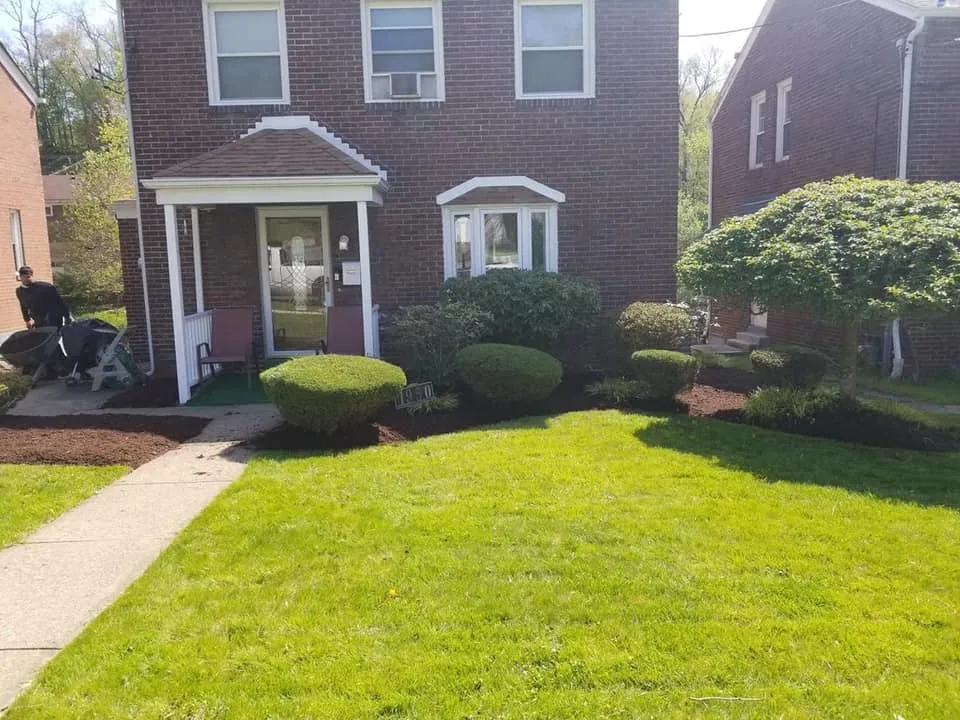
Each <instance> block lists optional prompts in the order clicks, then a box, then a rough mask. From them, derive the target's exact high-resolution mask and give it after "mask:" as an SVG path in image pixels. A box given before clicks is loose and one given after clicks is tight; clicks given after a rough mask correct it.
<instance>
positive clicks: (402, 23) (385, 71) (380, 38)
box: [362, 0, 444, 102]
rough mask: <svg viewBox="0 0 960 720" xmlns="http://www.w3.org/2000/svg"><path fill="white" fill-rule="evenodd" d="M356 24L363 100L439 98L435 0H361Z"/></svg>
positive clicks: (440, 54) (439, 49)
mask: <svg viewBox="0 0 960 720" xmlns="http://www.w3.org/2000/svg"><path fill="white" fill-rule="evenodd" d="M362 24H363V65H364V88H365V94H366V99H367V102H410V101H414V102H416V101H429V100H442V99H443V95H444V91H443V31H442V28H443V19H442V15H441V10H440V2H439V0H366V2H364V7H363V23H362Z"/></svg>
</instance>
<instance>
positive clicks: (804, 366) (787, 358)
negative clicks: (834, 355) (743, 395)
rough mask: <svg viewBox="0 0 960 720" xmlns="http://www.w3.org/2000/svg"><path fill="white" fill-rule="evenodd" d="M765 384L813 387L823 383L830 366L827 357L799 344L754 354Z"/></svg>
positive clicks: (752, 359) (758, 375)
mask: <svg viewBox="0 0 960 720" xmlns="http://www.w3.org/2000/svg"><path fill="white" fill-rule="evenodd" d="M750 363H751V364H752V365H753V371H754V372H755V373H756V374H757V377H758V378H759V379H760V384H761V385H768V386H774V387H782V388H787V387H792V388H801V389H811V388H815V387H817V385H819V384H820V383H822V382H823V379H824V378H825V377H826V375H827V370H828V369H829V366H830V361H829V360H828V359H827V356H826V355H824V354H823V353H821V352H818V351H817V350H813V349H811V348H806V347H801V346H798V345H775V346H773V347H769V348H762V349H760V350H754V351H753V352H752V353H751V354H750Z"/></svg>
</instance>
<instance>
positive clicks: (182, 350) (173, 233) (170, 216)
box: [163, 205, 190, 405]
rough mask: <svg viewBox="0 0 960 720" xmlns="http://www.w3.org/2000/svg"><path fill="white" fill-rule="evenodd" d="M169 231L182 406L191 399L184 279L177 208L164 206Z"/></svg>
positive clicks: (168, 255) (171, 307) (172, 294)
mask: <svg viewBox="0 0 960 720" xmlns="http://www.w3.org/2000/svg"><path fill="white" fill-rule="evenodd" d="M163 212H164V220H165V224H166V230H167V268H168V270H169V271H170V314H171V315H172V316H173V349H174V353H175V355H176V361H177V392H178V395H179V398H180V404H181V405H183V404H185V403H186V402H187V401H188V400H189V399H190V381H189V380H188V379H187V348H186V338H185V337H184V327H183V324H184V323H183V319H184V312H183V279H182V277H181V273H180V241H179V237H178V233H177V206H176V205H164V206H163Z"/></svg>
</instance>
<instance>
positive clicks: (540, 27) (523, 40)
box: [514, 0, 595, 98]
mask: <svg viewBox="0 0 960 720" xmlns="http://www.w3.org/2000/svg"><path fill="white" fill-rule="evenodd" d="M514 3H515V6H514V24H515V28H514V33H515V40H516V84H517V88H516V90H517V97H518V98H530V97H532V98H536V97H575V98H583V97H593V95H594V85H595V74H594V65H595V42H594V0H514Z"/></svg>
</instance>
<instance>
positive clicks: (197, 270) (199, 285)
mask: <svg viewBox="0 0 960 720" xmlns="http://www.w3.org/2000/svg"><path fill="white" fill-rule="evenodd" d="M190 225H191V229H192V230H193V282H194V285H195V286H196V298H197V312H198V313H202V312H203V311H204V310H206V307H205V306H204V303H203V263H202V262H201V260H200V211H199V210H197V206H196V205H194V206H193V207H191V208H190Z"/></svg>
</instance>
